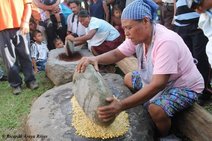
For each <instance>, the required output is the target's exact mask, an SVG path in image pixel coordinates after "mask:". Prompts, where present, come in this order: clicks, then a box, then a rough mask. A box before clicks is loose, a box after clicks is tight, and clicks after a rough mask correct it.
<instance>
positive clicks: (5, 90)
mask: <svg viewBox="0 0 212 141" xmlns="http://www.w3.org/2000/svg"><path fill="white" fill-rule="evenodd" d="M36 79H37V82H38V83H39V88H38V89H36V90H33V91H32V90H30V89H28V88H26V86H25V85H23V87H22V93H21V94H20V95H18V96H14V95H13V94H12V89H11V88H10V86H9V83H8V82H0V141H2V140H5V139H3V138H2V135H7V134H9V135H17V134H24V123H25V122H26V118H27V115H28V114H29V112H30V108H31V105H32V103H33V101H34V100H35V99H36V98H38V97H39V96H40V95H41V94H43V93H44V92H45V91H47V90H48V89H50V88H52V87H53V84H52V83H51V82H50V81H49V79H48V78H47V77H46V76H45V72H42V73H38V74H36Z"/></svg>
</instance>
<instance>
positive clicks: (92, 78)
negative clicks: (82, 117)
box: [73, 65, 114, 125]
mask: <svg viewBox="0 0 212 141" xmlns="http://www.w3.org/2000/svg"><path fill="white" fill-rule="evenodd" d="M73 93H74V95H75V97H76V99H77V101H78V103H79V105H80V106H81V107H82V109H83V111H84V112H85V114H86V115H87V116H88V117H89V118H90V119H91V120H92V121H93V122H94V123H96V124H99V125H110V124H111V123H112V122H113V121H114V119H112V120H110V121H108V122H103V121H102V120H100V119H99V118H98V115H97V108H98V107H99V106H105V105H108V104H109V103H108V102H106V101H105V99H106V98H107V97H113V94H112V91H111V90H110V89H109V87H108V85H107V84H106V82H105V81H104V79H103V77H102V75H101V74H100V73H99V72H96V70H95V69H94V67H93V66H92V65H88V66H87V68H86V70H85V72H84V73H78V72H76V71H75V73H74V76H73Z"/></svg>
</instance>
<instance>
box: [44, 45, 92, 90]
mask: <svg viewBox="0 0 212 141" xmlns="http://www.w3.org/2000/svg"><path fill="white" fill-rule="evenodd" d="M65 52H66V51H65V48H60V49H54V50H51V51H50V52H49V57H48V60H47V63H46V75H47V77H48V78H49V79H50V80H51V81H52V82H53V83H54V85H56V86H58V85H61V84H65V83H68V82H71V81H72V76H73V74H74V71H75V67H76V65H77V64H78V61H79V59H80V58H79V59H78V60H75V61H65V60H60V59H59V55H61V54H65ZM79 54H81V56H82V57H83V56H91V55H92V54H91V53H90V52H89V51H88V49H81V50H79Z"/></svg>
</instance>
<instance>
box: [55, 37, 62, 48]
mask: <svg viewBox="0 0 212 141" xmlns="http://www.w3.org/2000/svg"><path fill="white" fill-rule="evenodd" d="M53 44H54V46H55V48H63V47H64V43H63V41H62V40H61V39H60V37H57V38H55V39H54V41H53Z"/></svg>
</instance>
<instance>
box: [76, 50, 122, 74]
mask: <svg viewBox="0 0 212 141" xmlns="http://www.w3.org/2000/svg"><path fill="white" fill-rule="evenodd" d="M125 57H126V56H125V55H124V54H122V53H121V52H120V51H119V49H114V50H111V51H109V52H106V53H104V54H101V55H98V56H92V57H83V58H82V59H81V60H80V61H79V63H78V65H77V71H78V72H79V73H81V72H84V71H85V69H86V67H87V65H88V64H93V65H94V68H95V69H96V70H97V71H99V69H98V64H113V63H116V62H118V61H120V60H122V59H124V58H125Z"/></svg>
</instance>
